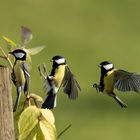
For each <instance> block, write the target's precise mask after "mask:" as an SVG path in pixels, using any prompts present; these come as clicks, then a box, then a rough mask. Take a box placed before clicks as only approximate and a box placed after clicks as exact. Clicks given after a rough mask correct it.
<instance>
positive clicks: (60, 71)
mask: <svg viewBox="0 0 140 140" xmlns="http://www.w3.org/2000/svg"><path fill="white" fill-rule="evenodd" d="M64 75H65V65H60V66H58V68H57V69H56V71H55V75H54V77H53V80H54V84H55V86H56V87H58V88H59V87H60V86H61V83H62V81H63V78H64Z"/></svg>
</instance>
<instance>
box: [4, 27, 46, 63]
mask: <svg viewBox="0 0 140 140" xmlns="http://www.w3.org/2000/svg"><path fill="white" fill-rule="evenodd" d="M2 38H3V39H4V41H5V42H6V47H7V49H8V51H13V50H16V49H23V50H24V51H25V52H26V53H27V56H26V57H27V58H26V61H27V63H28V64H29V65H30V64H31V55H36V54H38V53H39V52H41V51H42V50H43V49H44V48H45V46H38V47H33V48H27V47H28V44H29V42H30V41H31V40H32V38H33V35H32V32H31V30H30V29H29V28H27V27H23V26H21V44H17V43H15V42H14V41H13V40H11V39H10V38H9V37H6V36H2ZM3 52H4V50H3ZM3 55H4V57H5V58H6V57H7V56H8V55H7V56H5V55H6V53H5V52H4V54H3ZM7 60H8V61H10V62H9V63H12V62H11V60H10V59H9V58H7Z"/></svg>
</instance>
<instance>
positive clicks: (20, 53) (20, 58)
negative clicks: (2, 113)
mask: <svg viewBox="0 0 140 140" xmlns="http://www.w3.org/2000/svg"><path fill="white" fill-rule="evenodd" d="M9 54H12V55H13V56H14V57H15V62H14V65H13V70H12V81H13V83H14V85H15V86H16V90H17V98H16V102H15V105H14V108H13V111H14V112H15V111H16V109H17V106H18V104H19V101H20V96H21V93H22V91H23V92H24V94H25V96H27V95H28V90H29V80H30V74H29V67H28V64H27V63H26V52H25V51H24V50H22V49H16V50H14V51H12V52H9Z"/></svg>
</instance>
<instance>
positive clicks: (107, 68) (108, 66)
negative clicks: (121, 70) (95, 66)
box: [103, 64, 113, 70]
mask: <svg viewBox="0 0 140 140" xmlns="http://www.w3.org/2000/svg"><path fill="white" fill-rule="evenodd" d="M103 67H104V68H105V69H106V70H109V69H112V68H113V64H108V65H105V66H103Z"/></svg>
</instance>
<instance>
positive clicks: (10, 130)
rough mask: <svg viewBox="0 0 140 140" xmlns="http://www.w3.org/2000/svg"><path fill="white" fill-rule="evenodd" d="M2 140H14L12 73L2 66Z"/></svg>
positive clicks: (0, 95) (0, 137) (0, 133)
mask: <svg viewBox="0 0 140 140" xmlns="http://www.w3.org/2000/svg"><path fill="white" fill-rule="evenodd" d="M0 140H14V122H13V103H12V88H11V73H10V70H9V69H8V68H7V67H5V66H0Z"/></svg>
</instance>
